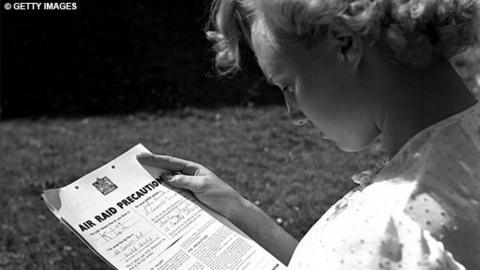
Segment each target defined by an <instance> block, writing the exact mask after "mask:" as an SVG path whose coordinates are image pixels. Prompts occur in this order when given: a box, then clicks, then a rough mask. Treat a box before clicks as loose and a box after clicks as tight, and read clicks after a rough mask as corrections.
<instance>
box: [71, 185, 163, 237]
mask: <svg viewBox="0 0 480 270" xmlns="http://www.w3.org/2000/svg"><path fill="white" fill-rule="evenodd" d="M160 185H161V184H160V181H159V180H154V181H152V182H151V183H148V184H147V185H145V186H144V187H142V188H140V189H139V190H137V191H136V192H134V193H132V194H131V195H129V196H127V197H126V198H125V199H122V200H121V201H119V202H117V204H116V207H115V206H111V207H109V208H107V209H106V210H105V211H103V212H101V213H100V214H98V215H96V216H94V220H95V221H96V222H97V223H101V222H104V221H105V220H107V219H109V218H110V217H112V216H113V215H115V214H116V213H118V210H117V207H118V208H120V209H124V208H125V207H126V206H128V205H130V204H132V203H134V202H135V201H136V200H139V199H140V198H141V197H143V196H145V195H147V194H148V193H149V192H150V191H152V190H154V189H155V188H156V187H158V186H160ZM97 223H95V222H94V221H92V220H91V219H89V220H86V221H84V222H82V223H80V224H78V227H79V228H80V231H82V232H83V231H86V230H88V229H90V228H93V227H95V226H96V225H97Z"/></svg>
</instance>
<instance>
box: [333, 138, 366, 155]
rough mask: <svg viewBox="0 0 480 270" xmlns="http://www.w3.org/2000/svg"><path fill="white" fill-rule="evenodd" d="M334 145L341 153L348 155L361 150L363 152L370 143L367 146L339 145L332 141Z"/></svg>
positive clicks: (360, 144)
mask: <svg viewBox="0 0 480 270" xmlns="http://www.w3.org/2000/svg"><path fill="white" fill-rule="evenodd" d="M332 141H333V142H334V143H335V145H336V146H337V147H338V148H339V149H340V150H342V151H343V152H348V153H354V152H360V151H362V150H365V149H366V148H368V147H369V146H370V143H368V144H363V143H357V144H353V143H339V142H337V141H334V140H332Z"/></svg>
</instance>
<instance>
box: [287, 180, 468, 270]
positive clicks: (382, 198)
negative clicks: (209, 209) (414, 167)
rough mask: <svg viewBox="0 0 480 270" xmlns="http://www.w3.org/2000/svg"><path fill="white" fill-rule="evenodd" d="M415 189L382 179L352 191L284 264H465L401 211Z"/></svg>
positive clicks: (429, 266) (404, 266) (430, 266)
mask: <svg viewBox="0 0 480 270" xmlns="http://www.w3.org/2000/svg"><path fill="white" fill-rule="evenodd" d="M414 189H415V185H414V184H413V183H407V182H401V181H394V182H387V181H385V182H378V183H373V184H371V185H369V186H367V187H365V188H363V189H361V190H360V189H359V190H356V191H352V192H351V193H349V194H348V195H347V196H346V197H344V198H343V199H342V200H340V201H339V202H338V203H337V204H335V205H334V206H333V207H332V208H331V209H330V210H328V211H327V213H326V214H325V215H324V216H323V217H322V218H321V219H320V220H319V221H318V222H317V223H316V224H315V225H314V226H313V227H312V228H311V230H310V231H309V232H308V233H307V234H306V235H305V237H304V238H303V239H302V240H301V241H300V243H299V245H298V247H297V249H296V251H295V253H294V255H293V258H292V261H291V264H290V265H289V268H290V267H291V269H319V268H325V269H419V268H418V266H419V265H421V266H422V268H421V269H464V268H463V267H462V266H461V265H460V264H458V263H457V262H456V261H455V260H454V258H453V256H452V255H451V254H450V253H449V252H448V251H447V250H446V249H445V247H444V245H443V244H442V242H441V241H438V240H437V239H435V238H434V237H433V236H431V234H430V233H429V232H428V231H427V230H424V229H423V228H422V227H421V226H420V225H419V224H418V223H417V222H416V221H414V220H413V219H412V218H411V217H410V216H409V215H408V214H406V213H405V212H404V211H403V208H404V206H405V205H407V203H408V198H409V194H412V192H413V190H414ZM447 266H448V267H447Z"/></svg>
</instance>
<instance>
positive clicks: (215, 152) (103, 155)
mask: <svg viewBox="0 0 480 270" xmlns="http://www.w3.org/2000/svg"><path fill="white" fill-rule="evenodd" d="M0 134H1V139H0V149H1V153H2V155H0V164H2V165H1V169H0V181H1V182H0V184H1V194H2V195H1V196H0V203H1V205H3V207H2V208H0V216H1V217H2V218H1V220H0V228H1V230H0V268H1V269H103V268H105V267H106V264H104V263H103V262H102V261H101V260H100V259H98V258H97V257H96V256H95V255H94V254H93V253H92V252H91V251H90V250H88V248H87V247H86V246H85V245H84V244H83V243H82V242H81V241H80V240H78V239H76V237H75V236H74V235H73V234H72V233H71V232H70V231H68V229H66V228H65V227H64V226H63V225H62V224H61V223H60V222H59V221H58V220H57V219H56V218H55V217H54V216H53V215H52V214H51V213H50V212H49V211H48V209H47V207H46V206H45V205H44V204H43V203H42V202H41V200H40V198H39V194H40V192H41V190H42V189H44V188H50V187H59V186H63V185H66V184H68V183H70V182H71V181H73V180H75V179H76V178H78V177H80V176H82V175H83V174H85V173H87V172H89V171H90V170H93V169H95V168H96V167H98V166H100V165H102V164H103V163H105V162H107V161H109V160H110V159H112V158H114V157H115V156H117V155H119V154H121V153H122V152H123V151H125V150H127V149H128V148H130V147H131V146H133V145H135V144H136V143H138V142H141V143H143V144H144V145H145V146H147V148H149V149H150V150H151V151H153V152H155V153H161V154H168V155H173V156H178V157H182V158H188V159H192V160H195V161H197V162H199V163H201V164H204V165H205V166H207V167H208V168H210V169H212V170H213V171H214V172H216V173H217V175H219V176H220V177H221V178H222V179H224V181H226V182H228V183H229V184H231V185H232V186H234V187H235V188H236V189H238V190H239V191H240V192H241V193H242V194H244V196H245V197H247V198H249V199H250V200H252V201H256V203H257V204H259V205H260V207H262V208H263V209H264V210H265V211H266V212H268V214H270V215H271V216H272V217H274V218H276V219H277V221H278V222H279V223H281V224H282V225H283V226H284V227H285V228H286V229H287V230H288V231H289V232H290V233H291V234H292V235H294V236H295V237H297V238H300V237H301V236H302V235H303V234H304V233H305V232H306V231H307V230H308V228H309V227H310V226H311V225H312V224H313V223H314V222H315V220H316V219H318V218H319V217H320V216H321V215H322V213H323V212H324V211H325V210H326V209H327V208H328V206H329V205H331V204H332V203H334V202H335V201H336V200H337V199H339V198H340V197H341V196H342V194H344V193H345V192H347V191H348V190H349V189H351V188H353V187H354V186H355V185H354V184H353V183H352V181H351V180H350V176H351V175H352V174H353V173H355V172H356V171H358V170H360V169H366V168H369V167H370V166H373V164H374V162H375V161H376V160H377V159H378V158H379V157H380V154H379V153H378V147H377V146H375V147H372V149H370V150H368V151H364V152H363V153H357V154H346V153H342V152H340V151H339V150H337V149H336V148H335V147H334V146H333V145H332V144H331V143H329V142H326V141H323V140H322V139H321V138H320V134H318V132H317V131H315V130H314V129H313V128H311V127H302V128H298V127H295V126H293V125H291V124H290V122H289V120H288V119H287V117H286V115H285V109H284V108H283V107H280V106H276V107H263V108H224V109H217V110H209V111H207V110H197V109H184V110H181V111H176V112H170V113H166V114H161V115H160V114H159V115H155V114H141V113H139V114H135V115H122V116H108V117H92V118H81V119H60V118H59V119H38V120H35V121H33V120H11V121H5V122H3V123H1V124H0Z"/></svg>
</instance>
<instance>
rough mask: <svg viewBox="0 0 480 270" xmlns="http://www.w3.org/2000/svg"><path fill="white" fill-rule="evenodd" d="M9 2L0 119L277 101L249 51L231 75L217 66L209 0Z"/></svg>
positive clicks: (4, 24) (1, 11) (4, 21)
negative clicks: (68, 4) (18, 6)
mask: <svg viewBox="0 0 480 270" xmlns="http://www.w3.org/2000/svg"><path fill="white" fill-rule="evenodd" d="M6 2H7V1H1V4H2V5H1V7H0V16H1V30H0V33H1V47H0V49H1V76H0V78H1V86H0V91H1V92H0V94H1V109H2V117H3V118H4V119H5V118H12V117H25V116H34V117H35V116H43V115H47V116H52V115H53V116H56V115H62V116H77V115H91V114H106V113H114V114H116V113H131V112H135V111H157V110H168V109H174V108H180V107H185V106H196V107H213V106H223V105H240V106H245V105H252V104H255V105H256V104H271V103H274V104H275V103H276V104H278V103H281V102H282V97H281V94H280V91H278V90H276V89H273V88H272V87H268V86H267V85H266V83H265V82H264V81H263V80H262V79H261V72H260V71H259V69H258V67H257V66H256V65H255V64H254V57H253V56H252V55H251V53H249V52H247V53H246V54H245V56H244V58H245V59H246V60H245V66H244V70H243V72H241V73H239V74H237V75H236V76H235V77H234V78H219V77H218V76H217V75H216V74H215V71H214V68H213V63H212V57H213V53H212V51H211V44H210V43H209V42H208V41H207V40H206V39H205V37H204V31H203V29H204V27H205V24H206V23H207V21H208V12H209V5H210V1H209V0H195V1H192V0H189V1H187V0H176V1H165V0H162V1H133V0H126V1H115V2H113V1H106V2H105V1H77V10H75V11H58V10H57V11H45V10H41V11H33V10H29V11H19V10H13V9H12V10H8V11H7V10H5V9H4V3H6ZM14 2H15V1H11V2H10V3H12V4H13V3H14ZM17 2H18V1H17ZM244 51H247V50H244Z"/></svg>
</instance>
